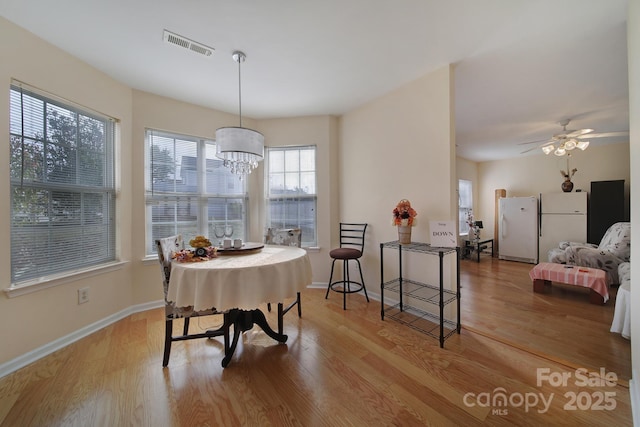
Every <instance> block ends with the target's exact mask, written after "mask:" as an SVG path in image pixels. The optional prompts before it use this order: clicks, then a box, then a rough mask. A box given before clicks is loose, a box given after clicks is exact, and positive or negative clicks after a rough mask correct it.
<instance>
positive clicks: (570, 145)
mask: <svg viewBox="0 0 640 427" xmlns="http://www.w3.org/2000/svg"><path fill="white" fill-rule="evenodd" d="M576 142H577V141H576V140H575V139H568V140H567V141H565V143H564V148H565V150H573V149H574V148H576V145H577V144H576Z"/></svg>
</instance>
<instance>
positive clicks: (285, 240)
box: [264, 228, 302, 248]
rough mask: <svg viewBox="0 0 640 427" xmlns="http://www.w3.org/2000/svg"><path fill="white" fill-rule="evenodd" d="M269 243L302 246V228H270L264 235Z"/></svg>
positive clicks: (265, 240)
mask: <svg viewBox="0 0 640 427" xmlns="http://www.w3.org/2000/svg"><path fill="white" fill-rule="evenodd" d="M264 242H265V243H266V244H267V245H280V246H296V247H298V248H301V247H302V230H300V229H299V228H268V229H267V234H266V235H265V236H264Z"/></svg>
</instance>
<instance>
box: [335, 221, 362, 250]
mask: <svg viewBox="0 0 640 427" xmlns="http://www.w3.org/2000/svg"><path fill="white" fill-rule="evenodd" d="M367 225H368V224H358V223H352V222H341V223H340V247H341V248H343V247H354V248H357V249H359V250H360V252H364V236H365V232H366V231H367Z"/></svg>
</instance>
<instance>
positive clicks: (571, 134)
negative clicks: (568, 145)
mask: <svg viewBox="0 0 640 427" xmlns="http://www.w3.org/2000/svg"><path fill="white" fill-rule="evenodd" d="M591 132H593V129H578V130H572V131H569V132H568V133H567V135H566V136H567V138H575V137H577V136H581V135H586V134H588V133H591Z"/></svg>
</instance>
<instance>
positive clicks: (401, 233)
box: [398, 225, 411, 245]
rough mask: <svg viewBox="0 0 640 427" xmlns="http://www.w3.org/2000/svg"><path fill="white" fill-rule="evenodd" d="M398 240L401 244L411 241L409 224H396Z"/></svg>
mask: <svg viewBox="0 0 640 427" xmlns="http://www.w3.org/2000/svg"><path fill="white" fill-rule="evenodd" d="M398 242H399V243H400V244H401V245H408V244H410V243H411V226H410V225H399V226H398Z"/></svg>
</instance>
